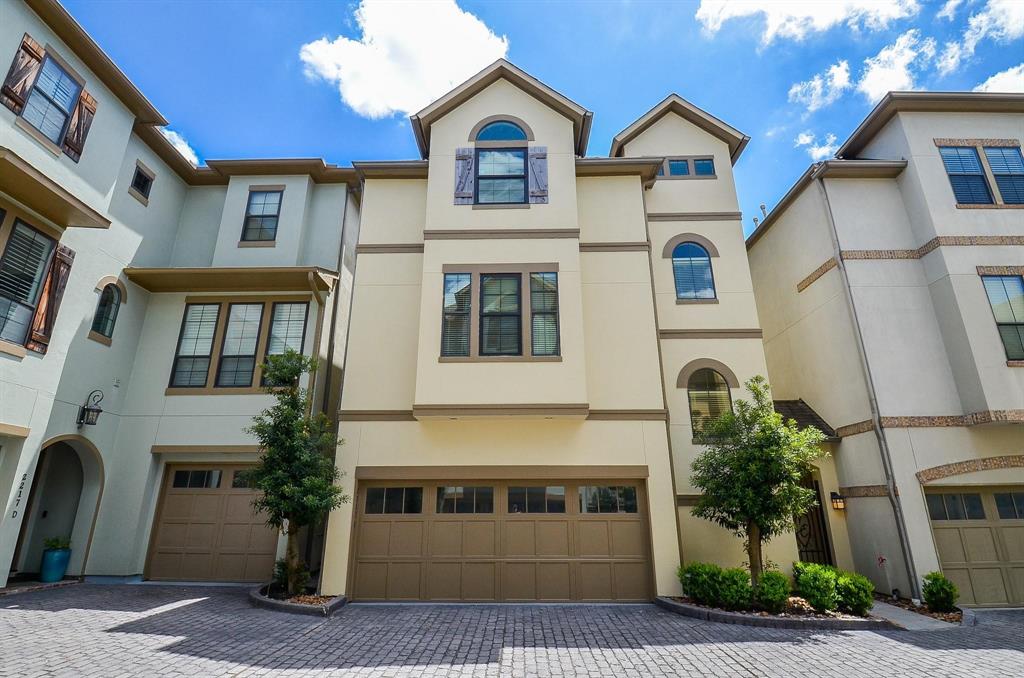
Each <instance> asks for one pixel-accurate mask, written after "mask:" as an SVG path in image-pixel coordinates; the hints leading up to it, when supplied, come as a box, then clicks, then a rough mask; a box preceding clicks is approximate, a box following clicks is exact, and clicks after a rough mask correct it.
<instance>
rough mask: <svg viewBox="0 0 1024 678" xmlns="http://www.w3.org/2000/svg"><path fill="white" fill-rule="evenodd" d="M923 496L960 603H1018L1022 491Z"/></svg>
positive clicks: (1021, 593)
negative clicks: (958, 593) (958, 592)
mask: <svg viewBox="0 0 1024 678" xmlns="http://www.w3.org/2000/svg"><path fill="white" fill-rule="evenodd" d="M925 498H926V499H927V501H928V513H929V516H930V517H931V522H932V532H933V533H934V535H935V548H936V550H937V551H938V556H939V562H940V564H941V565H942V572H943V574H945V575H946V576H947V577H949V579H950V580H952V581H953V583H955V584H956V586H957V588H958V589H960V602H962V603H964V604H966V605H983V606H984V605H1021V604H1024V487H1021V486H1016V487H1001V488H987V487H986V488H942V489H929V490H927V493H926V495H925Z"/></svg>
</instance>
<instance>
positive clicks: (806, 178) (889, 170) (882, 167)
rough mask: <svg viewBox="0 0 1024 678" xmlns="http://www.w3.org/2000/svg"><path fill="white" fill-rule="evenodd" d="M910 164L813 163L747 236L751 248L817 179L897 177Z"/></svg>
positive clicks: (865, 161)
mask: <svg viewBox="0 0 1024 678" xmlns="http://www.w3.org/2000/svg"><path fill="white" fill-rule="evenodd" d="M906 167H907V161H906V160H825V161H822V162H816V163H813V164H812V165H811V166H810V167H808V168H807V169H806V170H805V171H804V173H803V174H801V175H800V178H799V179H797V180H796V183H794V184H793V185H792V186H791V187H790V189H789V190H788V191H786V195H784V196H782V199H781V200H779V202H778V203H777V204H776V205H775V207H773V208H772V211H771V212H769V213H768V216H766V217H765V218H764V221H762V222H761V223H760V224H758V226H757V228H755V229H754V232H753V233H751V234H750V237H748V238H747V250H750V248H751V247H753V246H754V245H755V244H756V243H757V241H758V240H760V239H761V236H763V235H764V234H765V232H767V230H768V229H769V228H771V227H772V225H773V224H774V223H775V221H776V220H777V219H778V218H779V217H780V216H781V215H782V213H783V212H785V211H786V209H787V208H788V207H789V206H790V204H792V202H793V201H794V200H796V199H797V198H798V197H799V196H800V194H801V193H803V191H804V189H805V188H807V186H808V185H809V184H810V183H811V182H812V181H814V180H815V179H818V178H819V177H823V178H829V179H894V178H896V177H898V176H899V175H900V174H902V172H903V170H904V169H906Z"/></svg>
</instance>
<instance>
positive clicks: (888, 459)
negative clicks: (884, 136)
mask: <svg viewBox="0 0 1024 678" xmlns="http://www.w3.org/2000/svg"><path fill="white" fill-rule="evenodd" d="M826 167H827V165H825V164H822V165H821V166H820V167H818V168H817V169H815V170H814V171H812V172H811V176H810V179H811V180H813V181H814V182H815V183H816V184H817V186H818V190H819V191H820V192H821V196H822V198H823V199H824V201H825V215H826V217H827V218H828V224H829V235H830V236H831V237H832V248H833V251H834V255H833V256H834V257H835V260H836V268H837V270H838V271H839V275H840V277H841V279H842V281H843V292H844V293H845V294H846V303H847V308H848V309H849V311H850V320H851V321H852V322H853V327H854V339H855V340H856V342H857V354H858V357H859V358H860V366H861V371H862V372H863V374H864V381H865V383H866V384H867V387H868V403H869V404H870V407H871V424H872V426H871V428H872V430H873V431H874V434H875V439H876V440H877V441H878V450H879V455H880V456H881V458H882V469H883V472H884V473H885V489H886V496H887V497H888V499H889V504H890V506H891V507H892V512H893V517H894V518H895V519H896V533H897V535H898V536H899V540H900V551H901V552H902V554H903V563H904V564H905V565H906V568H907V577H908V579H909V581H910V591H911V597H912V598H914V599H917V600H920V599H921V586H920V584H919V583H918V581H917V575H916V572H917V568H916V567H915V566H914V555H913V552H912V551H911V548H910V539H909V537H908V536H907V526H906V520H905V519H904V516H903V506H902V504H901V503H900V498H899V495H898V494H897V493H896V480H895V477H894V474H893V466H892V453H891V451H890V450H889V442H888V440H886V437H885V431H884V430H883V429H882V419H881V415H880V413H879V411H878V395H877V393H876V391H875V381H874V377H873V376H872V373H871V364H870V362H869V361H868V355H867V351H866V350H865V348H864V334H863V332H862V331H861V326H860V319H859V317H858V314H857V305H856V303H854V299H853V290H852V289H851V287H850V277H849V274H848V273H847V270H846V264H845V263H844V262H843V257H842V247H841V245H840V243H839V231H838V230H837V229H836V222H835V217H834V215H833V213H832V203H831V202H830V201H829V197H828V189H826V188H825V179H824V174H825V171H824V170H825V168H826Z"/></svg>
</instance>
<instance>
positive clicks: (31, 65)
mask: <svg viewBox="0 0 1024 678" xmlns="http://www.w3.org/2000/svg"><path fill="white" fill-rule="evenodd" d="M44 54H45V52H44V51H43V48H42V46H41V45H40V44H39V43H38V42H36V41H35V40H33V39H32V38H30V37H29V35H28V33H26V34H25V37H24V38H22V40H21V47H19V48H18V51H17V53H15V55H14V61H12V62H11V68H10V70H9V71H7V77H6V78H4V84H3V87H2V88H0V103H3V105H4V106H6V107H7V108H9V109H11V110H12V111H14V113H15V114H16V115H20V114H21V111H22V109H23V108H25V100H26V99H27V98H28V90H29V87H31V86H32V83H34V82H35V80H36V74H37V73H38V72H39V67H40V65H42V63H43V55H44Z"/></svg>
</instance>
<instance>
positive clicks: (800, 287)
mask: <svg viewBox="0 0 1024 678" xmlns="http://www.w3.org/2000/svg"><path fill="white" fill-rule="evenodd" d="M838 265H839V262H838V261H836V258H835V257H829V258H828V260H827V261H826V262H825V263H824V264H822V265H821V266H819V267H818V268H816V269H814V270H813V271H811V273H810V275H808V276H807V277H806V278H804V279H803V280H801V281H800V282H798V283H797V284H796V291H797V293H798V294H799V293H800V292H803V291H804V290H806V289H807V288H808V287H810V286H811V284H812V283H813V282H814V281H816V280H817V279H818V278H820V277H821V276H823V275H825V274H826V273H828V272H829V271H831V270H832V269H833V268H835V267H836V266H838Z"/></svg>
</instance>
